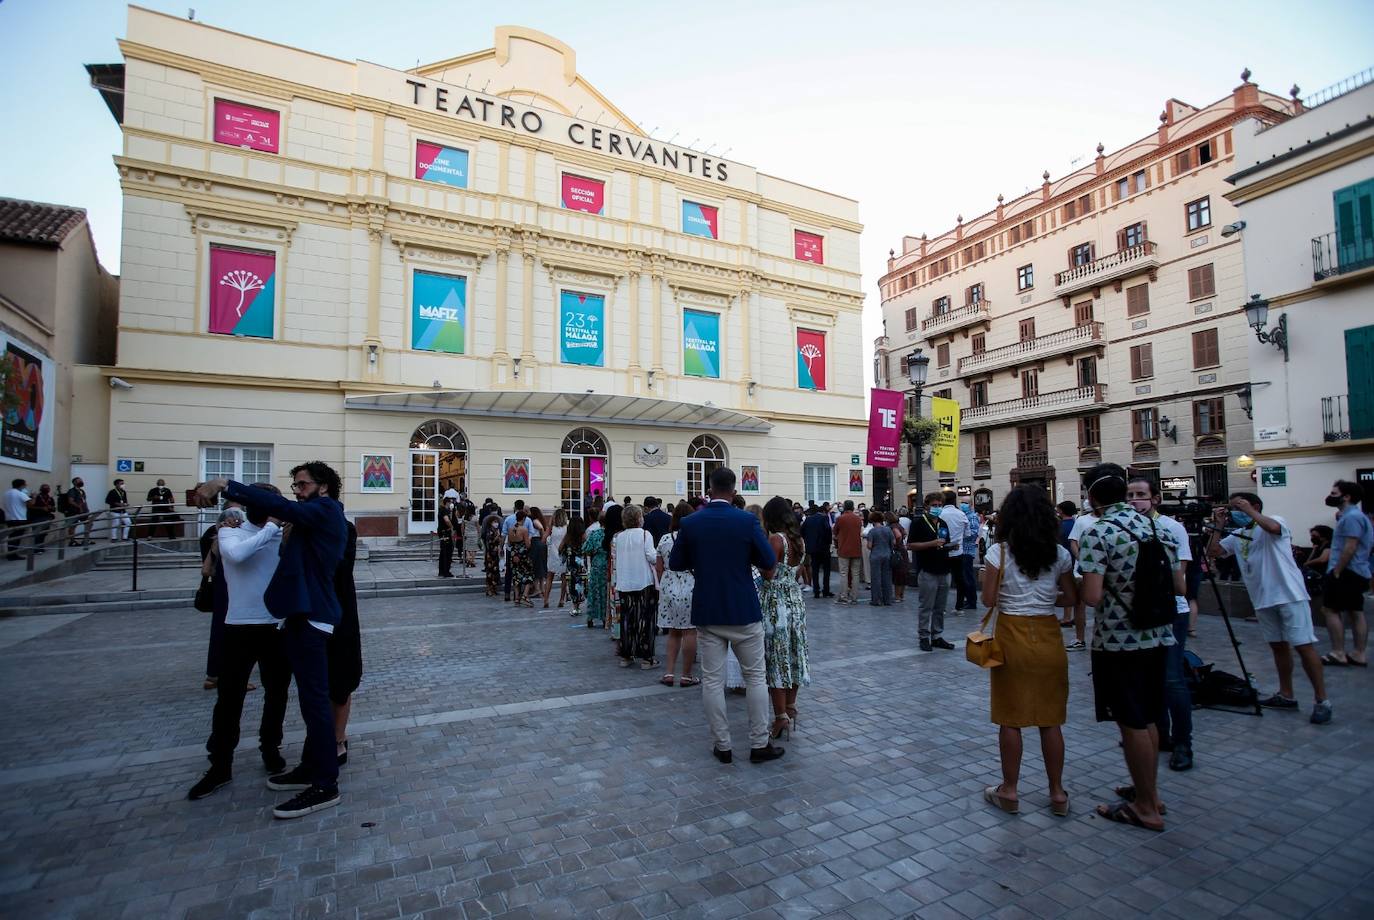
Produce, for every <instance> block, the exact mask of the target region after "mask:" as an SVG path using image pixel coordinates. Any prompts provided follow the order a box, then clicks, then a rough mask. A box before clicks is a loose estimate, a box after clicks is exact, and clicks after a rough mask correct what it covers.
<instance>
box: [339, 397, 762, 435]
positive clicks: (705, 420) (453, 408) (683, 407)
mask: <svg viewBox="0 0 1374 920" xmlns="http://www.w3.org/2000/svg"><path fill="white" fill-rule="evenodd" d="M344 405H345V407H346V408H349V409H365V410H370V411H374V412H412V413H420V414H424V415H479V416H488V417H490V418H517V419H531V420H538V421H545V422H548V421H558V422H573V423H578V424H585V423H589V422H590V423H598V422H601V423H609V424H616V425H637V426H642V427H645V428H694V429H701V428H706V429H710V430H713V431H747V432H753V433H756V434H764V433H766V432H768V431H769V430H770V429H772V427H773V426H772V425H771V424H769V423H768V422H765V421H764V420H763V419H760V418H755V417H754V416H752V415H746V414H745V413H743V412H736V411H734V410H733V409H722V408H720V407H718V406H712V405H710V404H709V403H708V404H707V405H704V406H701V405H697V404H695V403H685V402H676V401H674V400H670V399H655V398H652V397H648V396H616V395H609V394H605V393H547V392H530V391H527V390H498V391H492V390H423V391H418V392H414V393H376V394H369V395H366V396H349V397H346V398H345V400H344Z"/></svg>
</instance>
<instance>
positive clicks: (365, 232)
mask: <svg viewBox="0 0 1374 920" xmlns="http://www.w3.org/2000/svg"><path fill="white" fill-rule="evenodd" d="M120 47H121V50H122V52H123V56H124V62H123V64H114V65H101V66H99V67H93V68H91V69H92V74H93V77H95V79H93V83H95V85H96V86H97V88H99V89H100V90H101V92H102V95H103V96H104V97H105V99H106V102H107V103H108V104H109V106H110V109H111V112H112V113H113V114H114V115H115V117H116V119H117V120H119V122H120V124H121V126H122V128H123V136H124V148H123V150H122V151H121V152H120V154H119V155H118V156H116V157H115V164H116V166H117V168H118V172H119V178H120V183H121V186H122V189H123V196H124V215H123V219H124V230H123V255H122V264H121V293H120V310H119V325H118V351H117V359H116V362H115V363H114V364H112V365H109V366H106V367H103V368H101V374H102V377H103V380H102V381H101V382H100V383H101V395H100V398H101V399H108V400H109V408H110V413H109V417H110V433H109V466H110V474H111V478H113V476H114V475H122V476H123V477H124V478H125V479H126V480H128V482H129V485H130V491H131V492H133V493H135V494H138V493H140V492H141V491H142V490H144V489H146V488H147V487H148V486H149V485H151V484H152V482H153V480H155V479H156V478H158V477H163V478H166V479H167V480H168V481H169V482H171V483H173V484H174V485H178V486H180V485H189V484H191V482H192V481H194V480H198V479H203V478H206V477H210V476H217V475H231V476H234V477H237V478H240V479H248V480H263V479H270V480H271V481H273V482H275V483H277V484H278V485H279V486H284V485H285V483H286V482H287V475H288V471H289V469H290V468H291V467H292V466H293V465H295V464H296V463H299V462H302V461H304V460H310V459H316V458H319V459H323V460H325V461H327V462H329V463H331V464H332V465H335V466H336V467H337V468H339V469H341V470H342V473H343V479H344V490H345V494H344V502H345V505H346V506H347V508H348V511H349V513H350V516H352V517H354V518H355V520H357V521H358V524H359V530H360V532H362V533H364V534H369V535H378V536H388V535H405V534H408V533H426V532H431V531H433V530H434V527H435V507H436V499H437V496H438V495H439V494H440V493H441V492H442V491H443V490H444V489H445V488H446V487H447V486H450V485H451V486H453V487H455V488H457V489H459V490H463V491H467V492H468V493H469V494H470V495H471V496H472V497H473V498H474V499H475V500H476V501H478V502H480V501H481V500H482V499H483V498H485V497H487V496H491V497H493V498H495V499H496V500H497V501H499V502H500V503H501V504H502V505H506V506H508V505H510V504H511V503H512V502H513V500H514V499H516V498H524V499H525V500H526V501H527V502H529V503H531V504H536V505H540V506H541V507H545V508H549V507H553V506H556V505H559V504H562V505H567V506H569V507H571V508H573V509H581V508H582V507H584V505H585V504H586V503H588V502H589V501H590V500H591V499H592V498H593V497H594V496H596V495H597V494H598V493H599V494H603V495H609V494H614V495H616V496H624V495H627V494H628V495H632V496H634V497H635V498H636V499H638V498H640V497H642V496H644V495H645V494H654V495H659V496H662V497H663V498H665V499H672V498H675V497H686V496H689V495H696V494H700V493H701V492H702V491H703V489H704V482H705V477H706V476H707V475H709V473H710V471H711V470H712V469H714V468H715V467H716V466H718V465H721V464H728V465H729V466H731V467H732V468H734V469H735V471H736V472H737V473H738V474H740V477H741V491H743V492H744V493H745V495H746V497H748V498H750V500H755V498H757V499H758V500H763V499H766V498H768V497H771V496H772V495H775V494H781V495H785V496H788V497H789V498H795V499H797V500H806V499H808V498H813V499H816V500H825V499H837V498H838V499H842V498H846V497H853V498H855V499H861V500H867V499H868V497H869V495H870V494H871V484H870V482H869V471H868V470H867V469H866V468H865V467H863V466H862V465H861V463H860V462H859V461H860V460H861V459H862V454H863V453H864V448H865V432H866V422H865V417H864V393H863V373H862V370H863V369H862V367H861V365H860V362H861V361H862V360H864V358H863V357H862V354H861V345H860V339H861V335H860V328H859V326H860V312H861V308H862V303H863V297H862V292H861V287H860V281H859V233H860V230H861V227H860V225H859V223H858V206H857V204H856V203H855V202H854V201H852V200H850V199H847V198H843V197H840V196H838V195H833V194H830V193H827V192H822V191H818V190H816V189H812V188H808V187H806V186H802V185H799V184H796V183H792V182H787V181H784V180H781V179H776V178H773V177H771V176H768V175H765V174H763V173H761V172H758V171H757V170H755V169H754V168H752V167H749V166H746V165H744V164H741V163H737V162H734V161H732V160H728V159H725V158H723V157H721V156H719V155H715V154H712V153H711V152H709V151H702V150H696V149H689V148H687V147H680V146H675V145H674V144H672V143H670V142H669V143H665V142H662V141H659V140H655V139H651V138H649V137H647V136H646V133H645V131H644V130H643V129H642V128H641V127H640V126H638V125H636V124H635V123H634V122H633V121H632V120H631V119H630V118H629V117H628V116H627V115H625V114H624V113H622V112H621V111H620V110H619V109H618V108H617V107H616V106H615V105H614V104H613V103H612V102H610V101H609V100H607V99H606V98H605V97H603V96H602V95H601V94H600V93H599V92H598V91H597V90H596V89H595V88H593V87H592V86H591V85H590V84H589V83H587V81H585V80H584V79H583V78H582V77H581V76H580V75H579V74H578V71H577V62H576V57H575V54H574V52H573V50H572V49H571V48H569V47H568V46H566V45H564V44H563V43H562V42H559V41H558V40H556V39H554V38H551V37H549V36H547V35H544V34H542V33H539V32H535V31H533V30H529V29H524V28H518V27H501V28H498V29H497V30H496V36H495V47H493V48H489V49H487V50H482V51H477V52H475V53H471V54H465V55H463V56H461V57H456V58H453V59H450V60H446V61H441V62H438V63H435V64H431V65H428V66H423V67H417V68H416V69H414V70H410V71H402V70H391V69H388V68H386V67H382V66H378V65H375V64H370V63H365V62H362V61H342V60H337V59H333V58H329V57H325V56H322V55H319V54H315V53H312V52H310V51H306V50H299V49H294V48H289V47H285V46H283V45H279V44H275V43H272V42H269V41H266V40H261V39H257V38H252V37H249V36H244V35H238V34H233V33H230V32H226V31H222V30H219V29H216V28H212V27H209V26H206V25H203V24H200V23H195V22H191V21H187V20H184V19H178V18H175V17H169V16H164V15H161V14H158V13H154V12H150V11H147V10H143V9H139V8H136V7H131V8H130V10H129V22H128V33H127V38H126V39H124V40H123V41H122V42H121V43H120ZM701 127H702V130H701V131H700V132H693V133H703V134H705V133H707V132H708V131H709V126H701ZM716 146H723V145H713V149H714V147H716ZM105 384H110V385H109V386H108V387H107V386H105ZM126 471H127V472H126Z"/></svg>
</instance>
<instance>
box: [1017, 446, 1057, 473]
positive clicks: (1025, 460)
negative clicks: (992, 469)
mask: <svg viewBox="0 0 1374 920" xmlns="http://www.w3.org/2000/svg"><path fill="white" fill-rule="evenodd" d="M1049 465H1050V452H1049V451H1048V450H1023V451H1019V452H1018V453H1017V454H1016V467H1017V469H1020V470H1043V469H1044V468H1045V467H1047V466H1049Z"/></svg>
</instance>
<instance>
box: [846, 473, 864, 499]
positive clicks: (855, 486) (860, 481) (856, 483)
mask: <svg viewBox="0 0 1374 920" xmlns="http://www.w3.org/2000/svg"><path fill="white" fill-rule="evenodd" d="M863 490H864V471H863V470H850V471H849V491H850V493H851V494H858V493H861V492H863Z"/></svg>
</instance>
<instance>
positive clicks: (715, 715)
mask: <svg viewBox="0 0 1374 920" xmlns="http://www.w3.org/2000/svg"><path fill="white" fill-rule="evenodd" d="M727 648H730V649H733V650H734V652H735V657H736V658H738V659H739V666H740V670H742V671H743V672H744V687H745V692H746V694H747V696H746V697H745V699H746V701H747V703H748V706H749V747H750V748H761V747H767V746H768V686H767V684H766V683H765V682H764V668H763V623H762V622H759V623H751V624H749V625H748V626H698V627H697V655H698V656H699V657H700V659H701V701H702V704H703V705H704V706H705V707H706V721H707V722H708V723H709V724H710V727H711V741H712V743H713V744H714V745H715V747H716V750H718V751H728V750H731V747H730V720H729V719H728V718H727V716H726V714H725V652H726V649H727Z"/></svg>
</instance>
